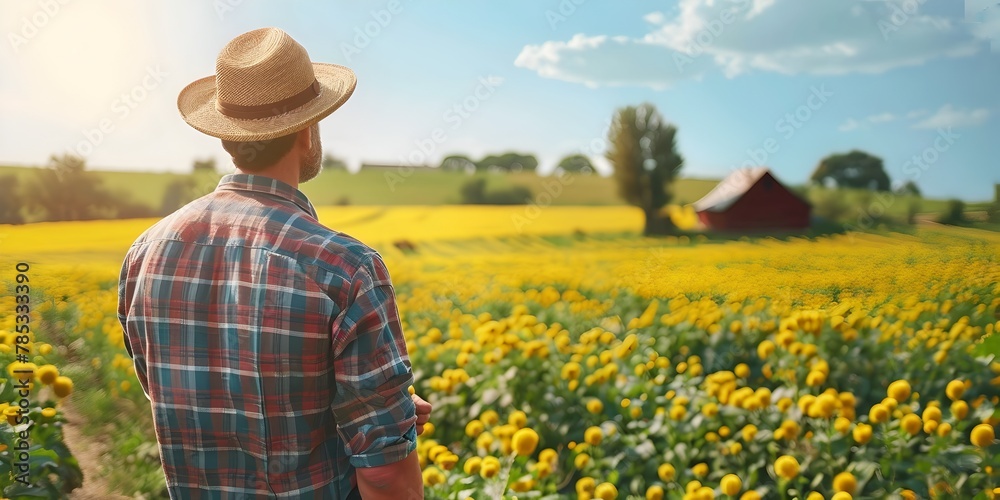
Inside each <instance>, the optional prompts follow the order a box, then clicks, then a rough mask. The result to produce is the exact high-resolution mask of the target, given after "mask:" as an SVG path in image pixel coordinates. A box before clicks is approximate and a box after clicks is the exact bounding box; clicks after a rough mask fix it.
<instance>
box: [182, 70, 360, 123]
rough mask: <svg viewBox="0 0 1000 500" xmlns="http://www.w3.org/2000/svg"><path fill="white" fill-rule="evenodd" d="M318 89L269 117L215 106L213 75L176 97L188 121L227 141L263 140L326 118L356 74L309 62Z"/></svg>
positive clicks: (349, 89) (344, 98)
mask: <svg viewBox="0 0 1000 500" xmlns="http://www.w3.org/2000/svg"><path fill="white" fill-rule="evenodd" d="M312 65H313V72H314V73H315V75H316V81H318V82H319V85H320V93H319V95H318V96H316V97H314V98H313V99H312V100H310V101H309V102H308V103H306V104H303V105H302V106H300V107H298V108H295V109H293V110H292V111H289V112H287V113H285V114H282V115H279V116H275V117H272V118H262V119H257V120H242V119H237V118H230V117H228V116H226V115H223V114H222V113H220V112H219V110H218V109H217V108H216V103H215V101H216V91H215V77H214V76H210V77H207V78H202V79H200V80H196V81H194V82H192V83H191V84H190V85H188V86H187V87H184V89H183V90H181V93H180V95H178V97H177V109H179V110H180V112H181V116H182V117H184V121H185V122H187V124H188V125H191V126H192V127H194V128H195V129H196V130H198V131H199V132H202V133H205V134H208V135H210V136H212V137H218V138H219V139H222V140H226V141H238V142H252V141H266V140H269V139H274V138H276V137H281V136H285V135H289V134H293V133H295V132H298V131H299V130H302V129H305V128H307V127H309V126H311V125H312V124H314V123H316V122H318V121H320V120H322V119H323V118H326V117H327V116H329V115H330V113H333V112H334V111H336V110H337V108H339V107H340V106H342V105H343V104H344V103H345V102H347V99H348V98H350V97H351V95H352V94H353V93H354V88H355V87H356V86H357V82H358V81H357V77H356V76H355V75H354V72H353V71H351V69H350V68H347V67H344V66H340V65H337V64H324V63H312Z"/></svg>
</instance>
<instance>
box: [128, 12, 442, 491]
mask: <svg viewBox="0 0 1000 500" xmlns="http://www.w3.org/2000/svg"><path fill="white" fill-rule="evenodd" d="M216 70H217V71H216V75H215V76H214V77H208V78H204V79H201V80H198V81H195V82H194V83H192V84H190V85H189V86H187V87H186V88H185V89H184V90H183V91H181V93H180V96H179V98H178V107H179V109H180V112H181V115H182V116H183V117H184V120H185V121H186V122H187V123H188V124H190V125H191V126H192V127H194V128H195V129H197V130H199V131H201V132H204V133H206V134H208V135H211V136H213V137H217V138H220V139H222V144H223V147H224V148H225V150H226V151H227V152H229V154H230V155H232V157H233V162H234V164H235V165H236V170H237V172H236V173H234V174H229V175H226V176H224V177H223V178H222V180H221V181H220V182H219V185H218V187H217V188H216V189H215V191H214V192H213V193H211V194H208V195H206V196H204V197H202V198H199V199H198V200H195V201H193V202H191V203H189V204H188V205H186V206H185V207H183V208H181V209H180V210H178V211H176V212H174V213H173V214H171V215H169V216H167V217H165V218H164V219H163V220H161V221H160V222H158V223H157V224H155V225H154V226H152V227H151V228H150V229H148V230H147V231H146V232H145V233H143V234H142V235H141V236H140V237H139V239H138V240H136V242H135V243H134V244H133V245H132V247H131V248H130V249H129V251H128V254H127V256H126V258H125V262H124V264H123V266H122V271H121V278H120V282H119V304H118V316H119V320H120V321H121V323H122V328H123V329H124V331H125V340H126V342H125V344H126V348H127V349H128V351H129V354H130V355H131V356H132V357H133V359H134V363H135V370H136V375H137V376H138V378H139V382H140V383H141V385H142V389H143V391H144V392H145V393H146V395H147V396H148V398H149V400H150V402H151V406H152V412H153V421H154V424H155V428H156V437H157V441H158V443H159V450H160V459H161V461H162V464H163V470H164V475H165V476H166V482H167V488H168V491H169V493H170V497H171V498H184V499H188V498H191V499H201V498H205V499H208V498H211V499H215V498H220V499H223V498H225V499H230V498H315V499H343V498H358V495H360V496H361V497H363V498H365V499H366V500H367V499H377V498H389V497H392V498H394V499H397V500H398V499H402V498H423V486H422V484H421V477H420V467H419V464H418V461H417V454H416V453H414V449H415V446H416V445H415V443H416V436H417V434H419V433H420V431H421V430H422V428H423V424H424V423H426V422H427V418H428V414H429V413H430V405H429V404H427V403H426V402H424V401H423V400H421V399H420V398H419V397H416V396H413V397H411V396H410V394H409V392H408V388H409V386H410V385H411V384H412V380H413V375H412V372H411V369H410V361H409V357H408V355H407V352H406V344H405V343H404V341H403V336H402V332H401V329H400V324H399V316H398V312H397V308H396V304H395V295H394V292H393V288H392V285H391V282H390V279H389V274H388V272H387V270H386V267H385V264H384V263H383V262H382V259H381V257H380V256H379V254H378V253H376V252H375V251H374V250H372V249H371V248H369V247H368V246H366V245H364V244H363V243H361V242H360V241H358V240H356V239H353V238H351V237H350V236H347V235H345V234H342V233H338V232H336V231H333V230H331V229H329V228H327V227H325V226H323V225H322V224H320V223H319V222H318V221H317V217H316V212H315V210H314V208H313V206H312V204H311V203H310V202H309V200H308V199H307V198H306V196H305V195H304V194H303V193H302V192H301V191H299V190H298V185H299V183H300V182H306V181H308V180H309V179H312V178H313V177H315V176H316V175H317V174H318V173H319V171H320V168H321V161H322V151H321V145H320V140H319V126H318V125H317V123H318V122H319V120H321V119H322V118H324V117H326V116H328V115H329V114H330V113H332V112H334V111H335V110H336V109H337V108H339V107H340V106H341V105H342V104H343V103H344V102H345V101H346V100H347V99H348V98H349V97H350V96H351V94H352V92H353V91H354V88H355V85H356V79H355V76H354V73H353V72H352V71H351V70H350V69H347V68H345V67H343V66H337V65H332V64H319V63H312V62H311V61H310V60H309V55H308V54H307V53H306V51H305V49H304V48H302V46H301V45H299V44H298V43H297V42H295V41H294V40H293V39H292V38H291V37H289V36H288V35H287V34H286V33H285V32H283V31H281V30H278V29H274V28H266V29H260V30H255V31H251V32H249V33H245V34H243V35H240V36H239V37H237V38H235V39H233V40H232V41H231V42H229V44H227V45H226V46H225V48H223V49H222V52H221V53H220V54H219V57H218V60H217V64H216Z"/></svg>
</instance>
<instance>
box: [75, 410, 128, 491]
mask: <svg viewBox="0 0 1000 500" xmlns="http://www.w3.org/2000/svg"><path fill="white" fill-rule="evenodd" d="M67 403H69V402H68V401H67ZM61 410H62V413H63V416H65V417H66V426H65V427H63V435H64V437H65V439H66V445H67V446H69V449H70V451H72V452H73V456H75V457H76V459H77V461H78V462H79V463H80V469H81V470H82V471H83V486H82V487H80V488H77V489H75V490H73V492H72V493H71V494H70V495H69V498H70V499H72V500H105V499H107V500H121V499H127V498H130V497H126V496H123V495H119V494H115V493H111V489H110V487H109V486H108V482H107V480H106V479H105V478H104V476H103V475H102V473H101V472H102V471H101V469H102V468H103V467H102V464H104V463H106V462H107V460H106V457H107V445H106V444H104V443H102V442H100V441H97V440H95V439H93V438H91V437H89V436H87V435H85V434H84V433H83V428H84V427H85V426H86V425H87V421H86V419H84V418H83V417H82V416H81V415H80V414H79V413H78V412H77V411H76V409H75V408H73V406H72V404H66V405H65V406H63V407H62V408H61Z"/></svg>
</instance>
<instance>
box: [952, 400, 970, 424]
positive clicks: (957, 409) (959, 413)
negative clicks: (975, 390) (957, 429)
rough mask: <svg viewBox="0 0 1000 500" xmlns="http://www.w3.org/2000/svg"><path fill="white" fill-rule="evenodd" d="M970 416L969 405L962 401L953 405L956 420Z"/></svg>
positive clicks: (953, 414)
mask: <svg viewBox="0 0 1000 500" xmlns="http://www.w3.org/2000/svg"><path fill="white" fill-rule="evenodd" d="M968 414H969V403H966V402H965V401H962V400H961V399H959V400H958V401H955V402H953V403H951V415H952V416H953V417H955V418H956V419H958V420H963V419H965V417H966V415H968Z"/></svg>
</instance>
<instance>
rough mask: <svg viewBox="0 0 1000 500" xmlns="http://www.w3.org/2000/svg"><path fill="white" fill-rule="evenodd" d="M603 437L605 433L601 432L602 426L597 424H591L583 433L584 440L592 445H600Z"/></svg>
mask: <svg viewBox="0 0 1000 500" xmlns="http://www.w3.org/2000/svg"><path fill="white" fill-rule="evenodd" d="M603 438H604V433H603V432H601V428H600V427H597V426H591V427H589V428H587V430H586V431H584V433H583V440H584V441H586V442H587V444H590V445H592V446H598V445H600V444H601V440H602V439H603Z"/></svg>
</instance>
